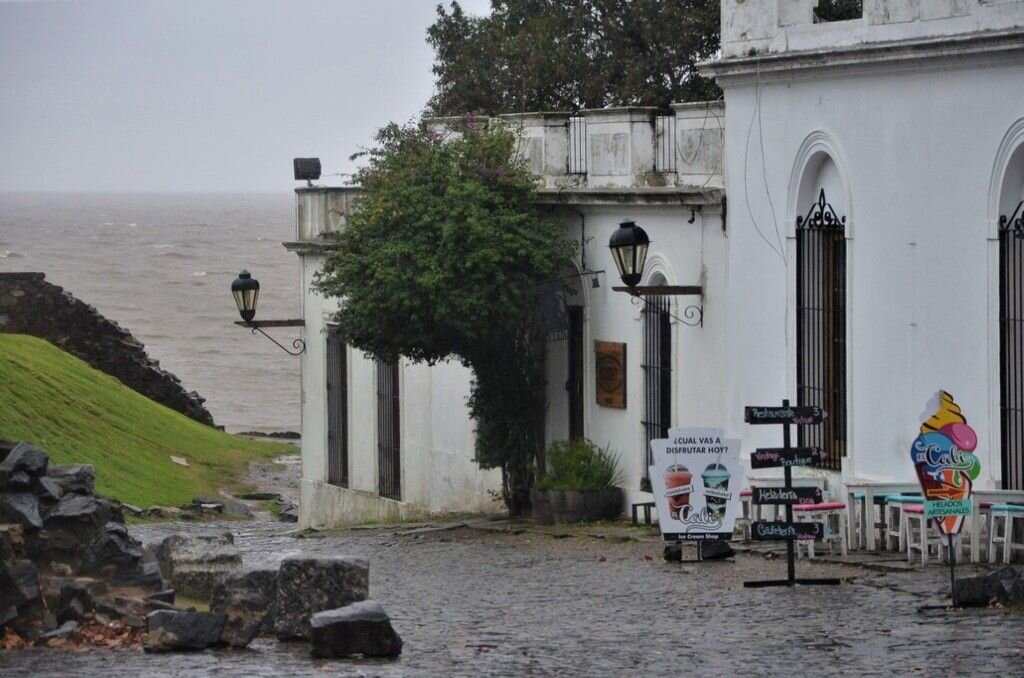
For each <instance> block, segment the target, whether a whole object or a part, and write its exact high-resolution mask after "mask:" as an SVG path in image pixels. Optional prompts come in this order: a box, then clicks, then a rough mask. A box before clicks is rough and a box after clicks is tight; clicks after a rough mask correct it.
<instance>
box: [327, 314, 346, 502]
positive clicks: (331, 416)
mask: <svg viewBox="0 0 1024 678" xmlns="http://www.w3.org/2000/svg"><path fill="white" fill-rule="evenodd" d="M327 482H328V483H330V484H331V485H338V486H340V487H348V354H347V351H346V350H345V344H344V343H343V342H342V341H341V337H339V336H338V335H337V334H334V333H333V332H332V333H330V334H328V335H327Z"/></svg>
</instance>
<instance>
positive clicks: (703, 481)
mask: <svg viewBox="0 0 1024 678" xmlns="http://www.w3.org/2000/svg"><path fill="white" fill-rule="evenodd" d="M668 434H669V437H668V438H667V439H661V440H652V441H651V459H652V461H653V464H652V465H651V466H650V468H649V472H650V476H649V477H650V479H651V489H652V491H653V493H654V503H655V505H656V506H657V509H658V526H659V528H660V529H661V533H662V536H663V537H664V539H665V541H674V542H681V541H696V542H698V543H697V554H698V560H699V559H700V554H701V547H700V542H702V541H706V540H713V539H731V538H732V532H733V528H734V527H735V524H736V516H737V514H738V513H739V510H740V501H739V483H740V481H741V480H742V478H743V473H742V470H741V468H740V441H739V440H736V439H731V438H729V439H727V438H726V437H725V435H724V433H723V431H722V429H718V428H673V429H670V430H669V432H668Z"/></svg>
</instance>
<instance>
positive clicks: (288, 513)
mask: <svg viewBox="0 0 1024 678" xmlns="http://www.w3.org/2000/svg"><path fill="white" fill-rule="evenodd" d="M277 519H278V520H279V521H280V522H282V523H297V522H299V507H298V506H296V505H295V502H293V501H289V500H284V501H282V502H281V513H279V514H278V516H277Z"/></svg>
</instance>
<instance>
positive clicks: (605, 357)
mask: <svg viewBox="0 0 1024 678" xmlns="http://www.w3.org/2000/svg"><path fill="white" fill-rule="evenodd" d="M594 360H595V366H596V369H595V370H594V373H595V375H596V378H595V383H596V385H597V388H596V390H597V404H598V405H601V406H603V407H615V408H617V409H620V410H624V409H626V344H624V343H618V342H614V341H595V342H594Z"/></svg>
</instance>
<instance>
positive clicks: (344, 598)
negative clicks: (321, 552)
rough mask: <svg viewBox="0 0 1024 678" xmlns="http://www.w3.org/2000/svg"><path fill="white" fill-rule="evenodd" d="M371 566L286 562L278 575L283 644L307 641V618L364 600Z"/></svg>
mask: <svg viewBox="0 0 1024 678" xmlns="http://www.w3.org/2000/svg"><path fill="white" fill-rule="evenodd" d="M369 587H370V566H369V563H368V562H367V561H366V559H365V558H351V557H345V556H336V557H329V558H288V559H286V560H284V561H283V562H282V563H281V568H280V570H278V573H277V619H276V620H275V624H274V630H275V631H276V633H277V637H278V638H280V639H282V640H291V639H298V638H302V639H307V640H308V639H309V634H310V626H309V618H310V617H311V616H312V615H313V614H315V613H317V612H323V611H324V610H333V609H335V608H338V607H344V606H345V605H349V604H351V603H355V602H359V601H361V600H366V597H367V594H368V592H369Z"/></svg>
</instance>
